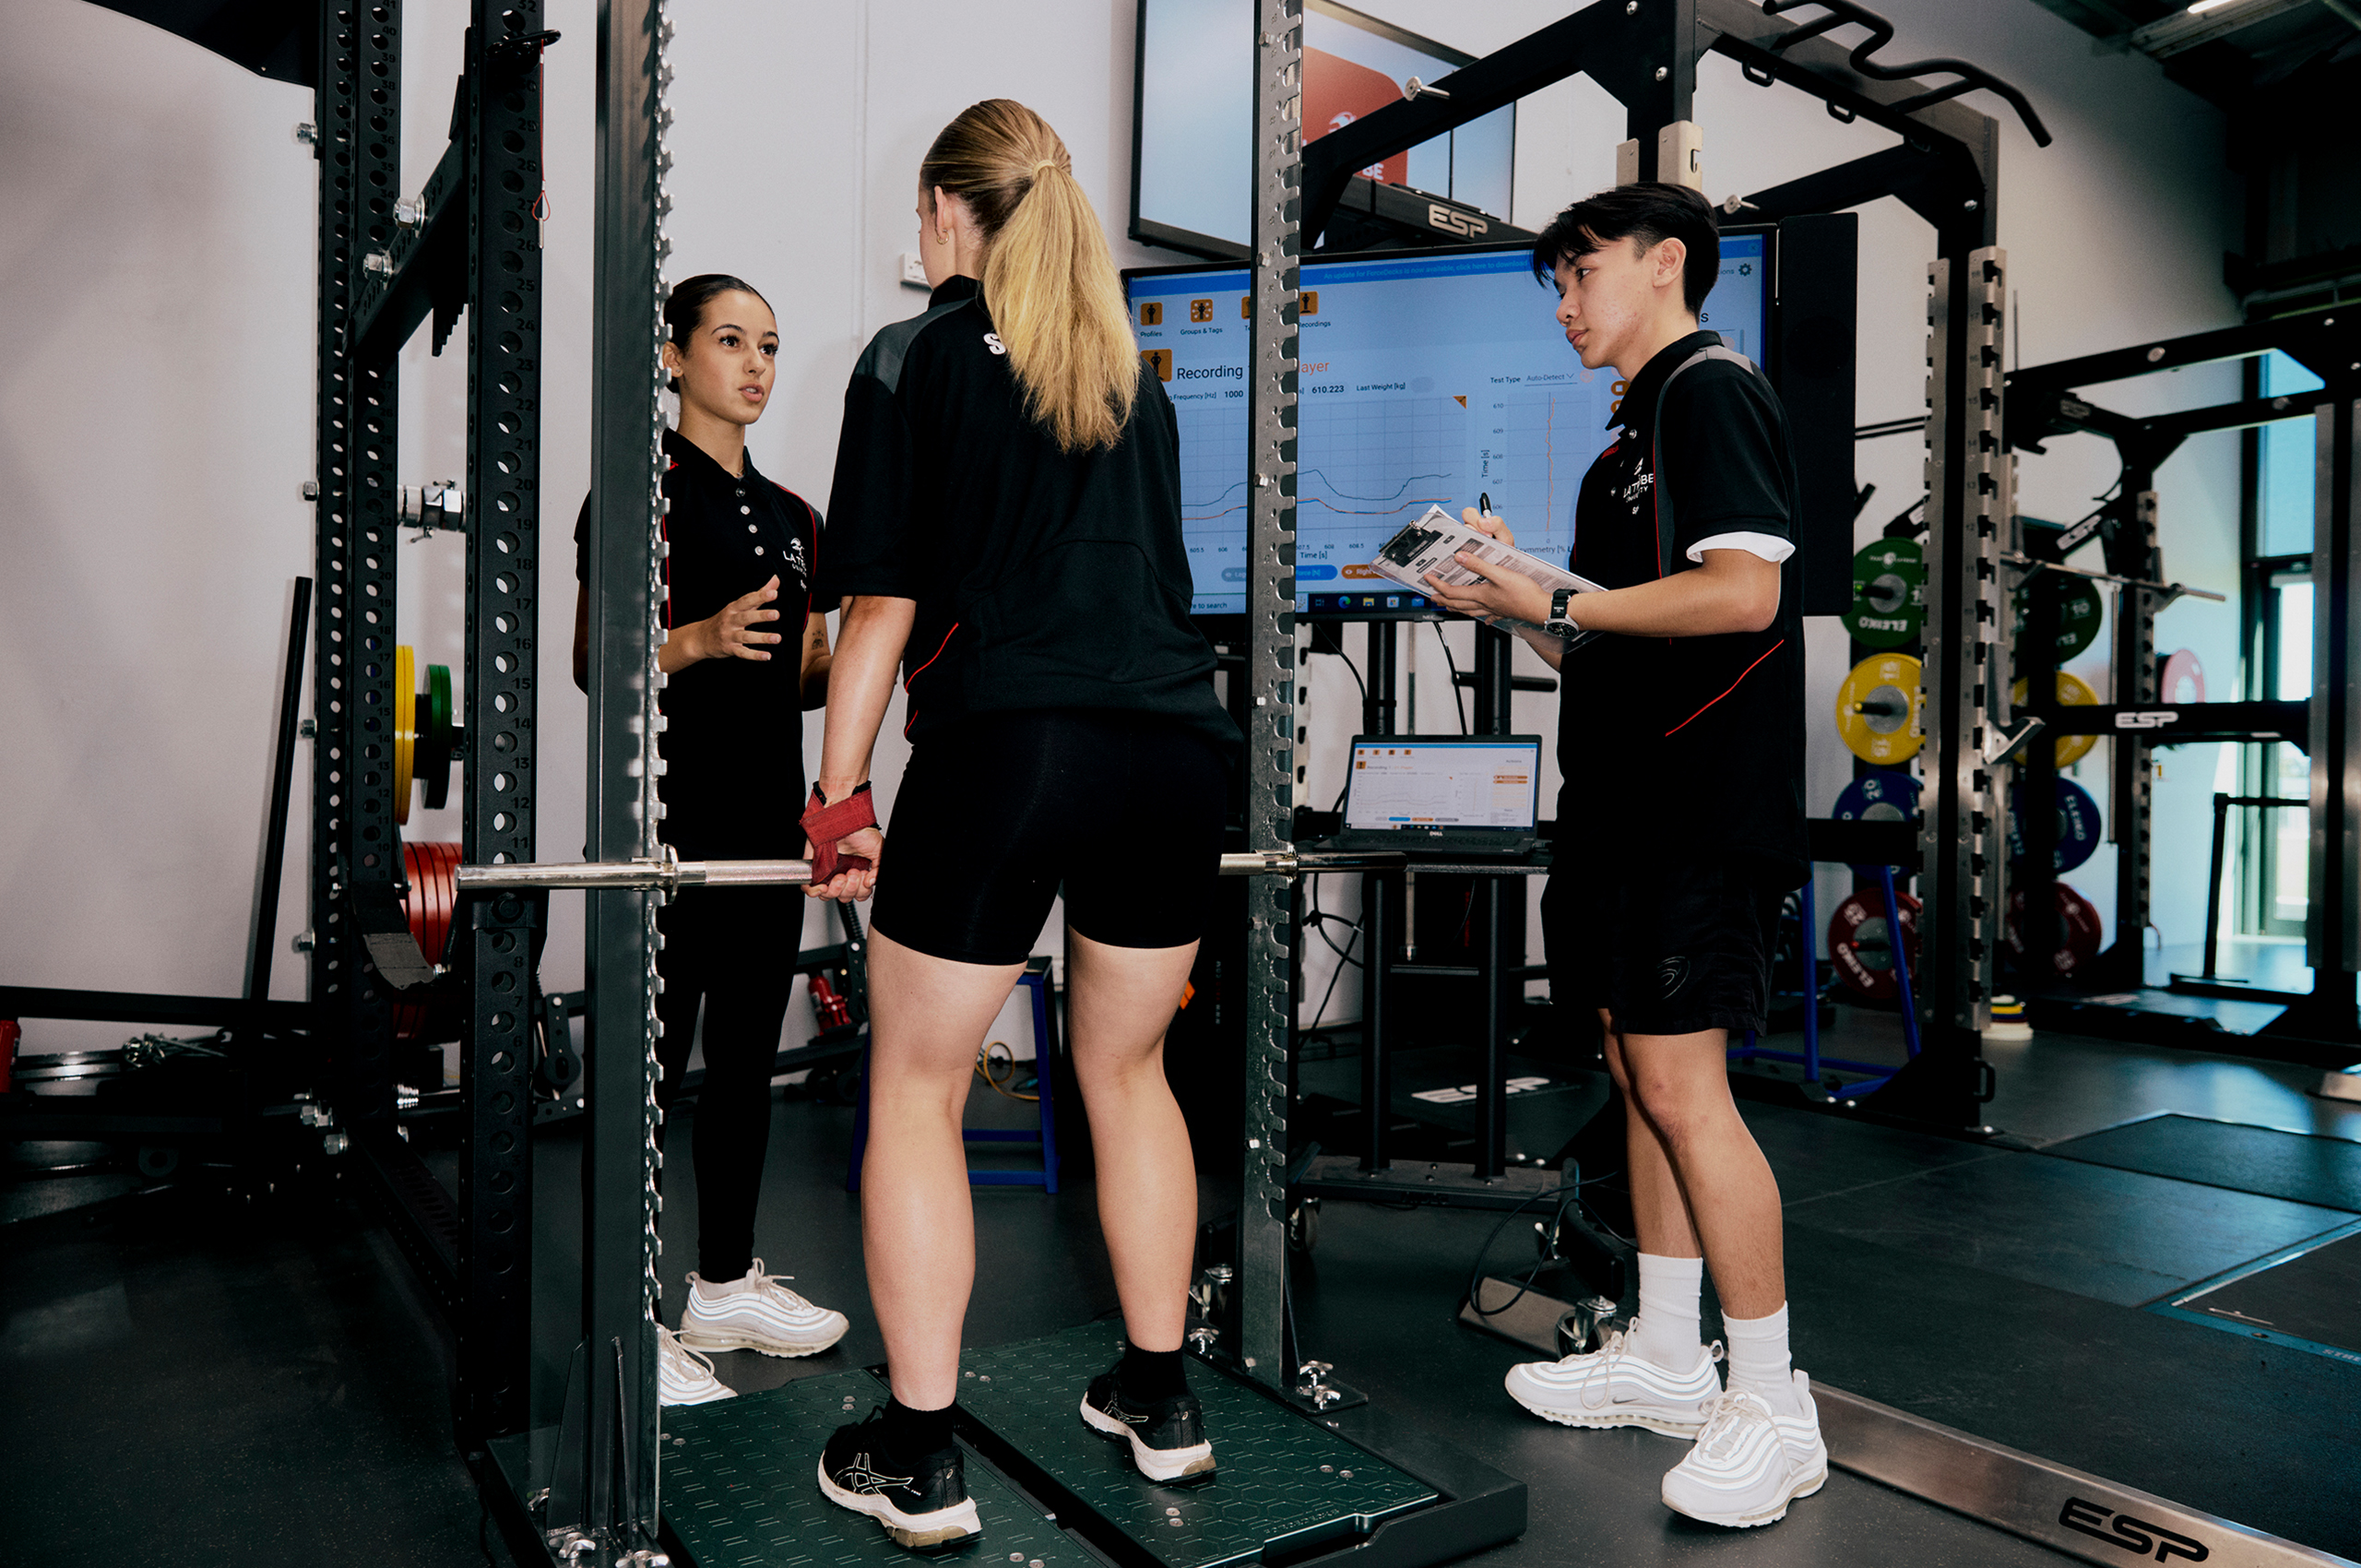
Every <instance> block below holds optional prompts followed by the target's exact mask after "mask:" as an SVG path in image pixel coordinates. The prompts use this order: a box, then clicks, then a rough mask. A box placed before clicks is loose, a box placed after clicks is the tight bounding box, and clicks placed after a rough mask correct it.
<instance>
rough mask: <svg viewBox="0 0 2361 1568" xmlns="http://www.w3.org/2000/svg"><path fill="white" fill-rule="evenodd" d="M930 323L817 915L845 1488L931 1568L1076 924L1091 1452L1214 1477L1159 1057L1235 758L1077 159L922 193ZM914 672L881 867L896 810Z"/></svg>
mask: <svg viewBox="0 0 2361 1568" xmlns="http://www.w3.org/2000/svg"><path fill="white" fill-rule="evenodd" d="M918 198H919V199H918V217H919V252H920V255H922V257H923V258H924V260H925V264H926V273H927V281H928V282H929V283H930V284H931V286H932V288H933V295H932V298H931V300H930V301H929V303H928V307H927V309H926V311H925V312H924V314H922V315H919V316H917V317H915V318H914V319H912V320H909V321H905V322H900V323H897V324H896V325H895V326H893V327H887V328H886V329H885V330H884V331H883V332H881V333H879V334H878V335H877V337H876V339H874V340H873V341H872V342H871V344H870V345H869V348H868V350H867V351H866V352H864V353H863V354H862V355H861V357H860V361H859V362H858V363H857V364H856V365H855V367H854V370H853V375H852V380H851V383H850V385H849V386H848V387H847V389H846V392H845V422H844V434H843V437H842V439H841V441H840V443H839V445H838V447H837V453H836V485H835V490H834V493H833V495H832V497H831V499H830V504H829V508H828V512H829V521H828V525H827V531H826V533H825V537H824V540H823V542H822V548H821V551H820V556H821V564H820V573H821V586H820V594H821V599H820V602H822V603H829V602H833V601H835V600H837V599H838V598H841V599H842V600H843V605H844V617H843V621H842V624H841V628H840V636H839V637H838V641H837V647H836V656H835V661H834V665H833V668H832V670H831V671H830V676H829V688H828V696H829V700H828V718H827V737H826V742H825V746H824V749H823V751H822V754H821V762H820V770H819V778H818V783H817V785H816V786H815V787H814V790H813V801H812V805H811V809H810V811H809V812H808V813H807V814H806V816H805V819H804V820H805V824H806V827H807V831H808V832H809V833H810V834H811V836H812V838H813V858H814V861H815V865H814V869H813V879H814V885H813V888H812V892H813V896H815V897H835V898H860V897H869V896H870V895H871V894H872V890H873V891H874V894H875V897H876V899H877V903H876V907H875V910H874V912H873V915H872V928H871V943H870V955H869V1002H870V1028H871V1048H870V1072H869V1097H870V1098H869V1104H870V1134H869V1145H868V1151H867V1154H866V1156H865V1158H864V1162H863V1167H862V1170H861V1226H862V1237H863V1243H864V1247H865V1251H866V1254H867V1261H868V1268H869V1289H870V1297H871V1300H872V1303H873V1304H874V1306H875V1308H876V1312H877V1319H878V1324H879V1326H880V1327H881V1328H882V1329H883V1330H884V1336H885V1349H886V1357H887V1360H889V1362H890V1363H891V1369H892V1384H893V1397H892V1399H891V1400H890V1401H889V1402H888V1404H887V1405H886V1406H885V1408H884V1410H883V1411H881V1412H880V1413H879V1414H877V1415H876V1416H873V1417H872V1419H870V1420H866V1421H863V1422H861V1423H860V1424H858V1425H855V1426H848V1427H845V1428H843V1429H841V1430H839V1431H837V1432H836V1435H835V1436H834V1437H832V1438H831V1439H830V1440H829V1442H828V1443H827V1446H826V1449H825V1453H824V1454H823V1455H822V1456H821V1461H820V1485H821V1488H822V1490H823V1491H825V1493H826V1494H827V1496H828V1497H829V1498H830V1499H832V1500H833V1501H835V1502H836V1503H840V1504H842V1505H843V1506H845V1507H848V1508H851V1509H855V1510H857V1511H859V1512H861V1513H864V1514H868V1515H871V1516H872V1517H874V1518H876V1519H877V1520H878V1521H879V1522H880V1523H881V1524H882V1525H883V1526H884V1527H885V1528H886V1530H887V1531H888V1532H889V1533H891V1534H892V1535H893V1537H894V1538H895V1539H896V1540H897V1541H899V1542H901V1544H903V1545H904V1546H908V1547H913V1548H928V1549H932V1548H939V1547H944V1546H951V1545H955V1544H958V1543H960V1542H963V1541H966V1540H967V1539H968V1538H972V1537H973V1536H975V1535H976V1534H977V1533H978V1526H977V1519H976V1511H975V1506H974V1504H973V1503H970V1502H968V1501H967V1491H966V1487H965V1483H964V1479H963V1478H962V1476H961V1473H960V1460H959V1451H958V1449H957V1448H956V1447H955V1446H954V1444H953V1443H952V1441H951V1405H952V1401H953V1399H954V1398H955V1396H956V1395H957V1392H958V1381H957V1380H958V1376H959V1336H960V1327H961V1323H962V1320H963V1318H964V1317H965V1315H966V1313H967V1296H968V1290H969V1288H970V1286H971V1284H972V1283H973V1280H974V1277H975V1266H976V1260H975V1221H974V1215H973V1211H972V1209H971V1207H970V1205H969V1200H968V1183H967V1155H966V1149H965V1146H964V1144H963V1142H962V1139H961V1134H960V1115H961V1111H962V1109H963V1108H964V1107H965V1105H966V1103H967V1086H968V1083H969V1080H970V1070H971V1067H972V1065H973V1063H974V1062H975V1059H976V1052H977V1051H978V1050H979V1048H980V1047H981V1046H982V1045H983V1043H984V1036H985V1031H986V1030H987V1029H988V1028H990V1027H991V1021H992V1019H993V1017H994V1016H996V1015H997V1014H998V1013H999V1011H1000V1008H1001V1005H1002V1004H1003V1003H1004V1002H1005V1001H1006V1000H1007V998H1008V995H1009V992H1010V990H1011V989H1012V988H1013V987H1014V984H1015V981H1016V977H1017V976H1018V975H1019V974H1020V973H1021V972H1022V971H1023V968H1024V965H1025V960H1026V956H1028V955H1029V954H1031V952H1032V951H1033V949H1034V946H1035V944H1036V943H1037V941H1038V938H1039V937H1040V934H1041V931H1042V927H1043V924H1044V922H1045V921H1047V920H1048V917H1049V914H1050V906H1051V903H1052V901H1053V900H1054V899H1056V898H1057V897H1059V896H1060V895H1061V894H1062V896H1063V897H1064V900H1065V915H1066V936H1067V955H1068V956H1067V964H1068V968H1067V970H1066V982H1067V986H1066V994H1067V1018H1068V1027H1069V1036H1070V1038H1071V1039H1072V1041H1073V1051H1074V1073H1075V1076H1076V1078H1077V1080H1078V1081H1079V1083H1080V1086H1081V1089H1082V1097H1083V1101H1084V1105H1085V1107H1086V1110H1087V1111H1088V1113H1089V1117H1090V1124H1091V1134H1092V1145H1093V1147H1094V1149H1095V1151H1096V1154H1097V1166H1098V1191H1099V1193H1100V1194H1101V1198H1100V1204H1099V1218H1100V1223H1101V1225H1102V1226H1103V1228H1104V1229H1105V1231H1106V1236H1107V1252H1108V1256H1109V1261H1110V1262H1111V1263H1112V1265H1113V1267H1114V1273H1115V1287H1116V1292H1117V1294H1118V1296H1119V1298H1120V1299H1121V1303H1122V1309H1123V1322H1124V1327H1125V1330H1126V1333H1127V1335H1128V1336H1129V1345H1128V1348H1126V1350H1125V1352H1124V1355H1123V1359H1122V1360H1121V1362H1120V1363H1118V1364H1117V1366H1116V1367H1114V1368H1113V1369H1111V1370H1109V1372H1107V1373H1106V1374H1105V1375H1103V1376H1101V1377H1099V1378H1098V1379H1097V1381H1095V1382H1094V1383H1092V1384H1090V1386H1089V1387H1088V1388H1087V1389H1076V1390H1074V1398H1075V1400H1076V1401H1077V1410H1076V1419H1077V1420H1082V1421H1085V1422H1086V1423H1087V1424H1088V1425H1089V1426H1091V1427H1092V1428H1093V1429H1094V1430H1096V1431H1099V1432H1101V1433H1103V1434H1105V1435H1107V1436H1109V1437H1110V1438H1112V1439H1114V1440H1115V1441H1118V1442H1121V1443H1123V1444H1124V1445H1125V1446H1126V1448H1127V1450H1128V1452H1129V1454H1130V1455H1131V1458H1132V1460H1133V1463H1134V1464H1136V1465H1137V1466H1138V1467H1139V1468H1140V1470H1141V1471H1142V1472H1143V1473H1144V1474H1145V1475H1147V1476H1149V1477H1151V1478H1153V1479H1157V1480H1160V1481H1180V1480H1193V1479H1202V1478H1204V1477H1207V1476H1210V1475H1211V1474H1212V1473H1213V1469H1214V1456H1213V1445H1212V1443H1211V1442H1210V1441H1208V1439H1207V1437H1206V1434H1205V1432H1204V1419H1203V1415H1202V1412H1201V1411H1200V1409H1199V1408H1198V1405H1197V1401H1196V1400H1195V1398H1194V1397H1192V1396H1191V1395H1190V1393H1189V1391H1188V1384H1187V1380H1186V1377H1185V1375H1184V1373H1183V1372H1182V1369H1181V1328H1182V1323H1183V1318H1184V1313H1185V1306H1186V1301H1187V1291H1188V1283H1189V1271H1190V1266H1191V1260H1192V1249H1193V1245H1194V1240H1195V1230H1196V1178H1195V1174H1194V1167H1193V1161H1192V1158H1191V1155H1190V1149H1189V1134H1188V1129H1187V1126H1186V1125H1185V1124H1184V1123H1183V1122H1182V1121H1181V1111H1180V1108H1179V1106H1178V1105H1176V1104H1175V1103H1174V1101H1173V1099H1172V1092H1171V1090H1170V1088H1169V1087H1167V1084H1166V1081H1165V1076H1164V1062H1163V1053H1164V1033H1165V1028H1166V1026H1167V1025H1168V1024H1169V1023H1170V1021H1171V1018H1172V1015H1173V1013H1174V1011H1175V1010H1176V1009H1177V1008H1178V1007H1179V1005H1180V1003H1181V992H1182V990H1183V988H1184V987H1185V986H1186V985H1187V983H1188V978H1189V971H1190V968H1191V965H1192V962H1193V961H1194V959H1195V956H1196V950H1197V939H1198V937H1199V935H1200V934H1201V933H1202V932H1203V929H1204V921H1205V918H1206V914H1207V910H1208V908H1209V905H1210V902H1211V897H1212V894H1213V890H1214V879H1215V876H1216V872H1217V869H1218V867H1219V863H1220V853H1221V835H1222V821H1223V815H1224V811H1225V805H1226V802H1227V799H1228V768H1229V766H1230V765H1231V763H1232V760H1233V754H1234V753H1235V751H1236V748H1237V746H1238V743H1239V736H1238V732H1237V730H1236V729H1235V727H1234V726H1232V725H1231V723H1230V722H1229V719H1228V715H1227V714H1226V713H1225V712H1224V710H1223V708H1222V707H1221V705H1220V703H1219V702H1218V701H1217V700H1216V696H1215V694H1214V687H1213V671H1214V657H1213V649H1212V648H1211V647H1210V646H1208V645H1207V643H1206V642H1205V639H1204V636H1203V635H1202V634H1200V633H1199V632H1198V631H1197V629H1196V627H1195V626H1194V625H1193V624H1192V623H1191V622H1190V620H1189V616H1188V611H1189V598H1190V576H1189V564H1188V556H1187V552H1186V550H1185V548H1184V546H1183V544H1182V541H1181V491H1180V469H1179V440H1180V438H1179V429H1178V426H1177V424H1176V422H1175V421H1174V417H1173V411H1172V404H1171V401H1170V399H1169V398H1167V397H1166V396H1165V393H1164V388H1163V386H1162V384H1161V383H1160V382H1159V381H1158V380H1157V377H1156V375H1155V374H1154V373H1153V372H1152V371H1150V370H1149V369H1148V368H1147V367H1146V366H1145V364H1144V363H1143V362H1142V360H1141V357H1140V354H1139V351H1138V348H1137V346H1136V345H1135V344H1134V342H1133V339H1132V332H1131V324H1130V321H1129V319H1128V317H1127V315H1126V313H1125V308H1124V303H1123V293H1122V286H1121V280H1120V279H1118V278H1117V277H1116V274H1115V267H1114V263H1113V260H1112V259H1111V258H1110V256H1109V254H1108V250H1107V242H1106V238H1105V236H1104V235H1103V234H1102V233H1101V232H1100V231H1099V228H1098V220H1097V214H1095V213H1094V212H1093V211H1092V210H1091V206H1090V202H1089V199H1088V197H1086V196H1084V194H1083V190H1082V186H1081V185H1080V184H1077V183H1076V182H1075V180H1074V165H1073V160H1072V159H1071V158H1070V157H1069V156H1068V155H1067V152H1066V148H1065V145H1064V144H1063V143H1062V142H1061V141H1060V140H1059V139H1058V136H1057V133H1056V132H1054V131H1052V130H1051V129H1050V127H1049V125H1047V124H1045V123H1044V122H1043V121H1042V119H1041V118H1040V116H1039V115H1038V114H1036V113H1033V112H1032V111H1031V110H1029V109H1027V108H1026V107H1025V106H1024V105H1023V104H1020V103H1014V102H1012V101H1008V100H1006V99H994V100H992V101H988V102H984V103H979V104H977V105H975V106H974V107H972V108H970V109H968V110H967V111H966V112H965V113H962V114H961V115H960V116H959V117H958V118H957V119H955V120H954V121H953V122H952V123H951V124H950V125H948V126H946V127H944V129H943V133H942V134H941V135H940V136H938V137H936V138H935V140H934V145H933V146H932V148H930V149H929V150H928V152H927V155H926V159H925V160H924V162H923V163H922V164H921V165H920V167H919V191H918ZM897 673H899V675H900V680H901V684H902V687H903V690H904V694H905V697H906V703H907V714H908V718H907V721H906V725H905V729H906V732H907V733H908V735H909V737H910V741H911V747H912V750H911V756H910V762H909V766H908V770H907V771H906V772H905V774H904V775H903V778H902V782H901V786H900V790H899V792H898V795H897V798H896V802H895V805H894V812H893V829H894V832H893V850H894V852H893V855H892V857H891V859H892V861H893V864H892V865H891V866H890V867H889V866H886V865H884V859H885V857H884V847H885V846H884V838H883V837H881V836H880V835H879V833H878V831H877V829H876V827H875V826H874V823H875V818H874V816H873V815H872V813H871V810H870V807H869V804H868V801H869V797H868V794H867V793H866V791H867V790H868V788H869V783H868V780H869V767H870V755H871V752H872V748H873V746H874V745H875V742H876V738H877V731H878V727H879V726H880V724H881V723H882V722H883V721H884V717H885V710H886V707H887V705H888V703H889V701H890V699H891V697H892V695H893V689H894V683H895V680H896V674H897Z"/></svg>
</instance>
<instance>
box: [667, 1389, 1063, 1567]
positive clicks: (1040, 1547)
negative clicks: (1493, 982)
mask: <svg viewBox="0 0 2361 1568" xmlns="http://www.w3.org/2000/svg"><path fill="white" fill-rule="evenodd" d="M847 1400H850V1401H851V1403H849V1404H848V1403H846V1401H847ZM884 1400H885V1385H884V1384H883V1383H880V1382H879V1381H878V1380H877V1379H876V1378H875V1377H873V1376H872V1375H871V1374H869V1373H868V1372H836V1373H834V1374H831V1375H829V1376H826V1377H811V1378H804V1379H802V1380H801V1381H799V1382H795V1383H790V1384H787V1385H786V1386H785V1387H782V1388H774V1389H770V1390H768V1391H766V1392H765V1393H761V1394H742V1395H740V1396H738V1397H737V1398H735V1399H719V1400H716V1401H715V1402H714V1403H712V1404H710V1405H675V1406H670V1407H668V1408H666V1409H665V1411H664V1428H663V1431H664V1435H663V1438H662V1444H663V1448H662V1455H663V1458H662V1463H663V1499H664V1522H665V1523H666V1524H668V1525H670V1526H671V1527H672V1533H673V1534H674V1535H676V1536H678V1537H679V1538H680V1540H681V1544H682V1546H683V1547H684V1548H686V1549H687V1551H688V1555H689V1558H690V1560H691V1562H694V1565H695V1568H839V1565H842V1568H852V1565H855V1564H864V1563H890V1564H894V1565H896V1568H910V1565H911V1564H913V1563H919V1562H927V1561H929V1559H927V1558H923V1557H920V1556H919V1554H917V1553H915V1552H909V1551H905V1550H902V1549H901V1548H900V1547H898V1546H896V1545H895V1544H894V1542H893V1540H892V1539H891V1538H889V1537H887V1535H886V1534H885V1532H884V1530H883V1529H882V1528H880V1527H879V1526H878V1524H877V1521H875V1520H874V1519H872V1518H869V1517H868V1516H867V1515H860V1514H855V1513H852V1512H851V1511H849V1510H848V1509H843V1508H839V1507H837V1506H836V1504H835V1503H830V1502H829V1501H828V1500H827V1499H826V1498H825V1497H823V1496H822V1495H821V1494H820V1487H819V1483H818V1482H817V1480H815V1479H813V1477H814V1472H815V1471H816V1470H817V1468H818V1467H819V1463H820V1446H821V1444H823V1443H825V1442H826V1441H827V1440H828V1434H829V1433H830V1432H832V1431H835V1430H836V1428H838V1427H840V1426H842V1425H844V1424H845V1423H846V1422H848V1421H857V1420H860V1419H861V1418H862V1417H863V1416H866V1415H867V1414H869V1409H870V1407H871V1406H872V1405H880V1404H883V1403H884ZM967 1495H968V1497H969V1498H971V1499H973V1500H974V1502H975V1504H976V1513H977V1515H978V1516H979V1518H980V1520H981V1521H982V1523H983V1526H984V1536H983V1539H982V1541H981V1542H979V1543H978V1544H976V1545H973V1546H967V1547H962V1548H959V1549H957V1550H955V1553H954V1554H953V1555H952V1557H951V1559H950V1560H951V1561H955V1562H959V1563H961V1564H963V1565H966V1564H975V1565H979V1568H980V1565H982V1564H987V1563H991V1564H1001V1565H1003V1568H1005V1565H1010V1564H1014V1565H1018V1568H1098V1565H1097V1562H1096V1560H1095V1559H1094V1558H1092V1557H1091V1556H1090V1555H1089V1554H1088V1553H1086V1552H1085V1551H1083V1550H1081V1549H1080V1548H1078V1547H1076V1546H1075V1545H1074V1542H1073V1541H1071V1540H1069V1539H1068V1538H1066V1537H1065V1536H1064V1535H1063V1534H1062V1533H1060V1531H1059V1529H1058V1527H1057V1526H1055V1525H1052V1524H1050V1522H1049V1521H1048V1520H1047V1519H1044V1518H1043V1517H1042V1516H1041V1515H1040V1514H1039V1513H1038V1512H1037V1511H1036V1510H1034V1509H1033V1508H1032V1507H1031V1506H1030V1505H1028V1504H1027V1503H1025V1502H1024V1501H1023V1500H1022V1499H1021V1498H1019V1497H1018V1496H1017V1495H1016V1492H1015V1491H1014V1490H1013V1489H1012V1488H1011V1487H1010V1486H1009V1484H1008V1483H1007V1482H1006V1481H1004V1480H1003V1479H1000V1477H999V1476H997V1475H995V1474H993V1473H992V1471H991V1467H988V1466H986V1465H982V1464H979V1463H978V1462H977V1460H976V1457H975V1455H972V1454H971V1455H968V1456H967Z"/></svg>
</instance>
